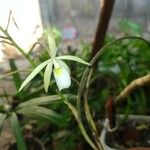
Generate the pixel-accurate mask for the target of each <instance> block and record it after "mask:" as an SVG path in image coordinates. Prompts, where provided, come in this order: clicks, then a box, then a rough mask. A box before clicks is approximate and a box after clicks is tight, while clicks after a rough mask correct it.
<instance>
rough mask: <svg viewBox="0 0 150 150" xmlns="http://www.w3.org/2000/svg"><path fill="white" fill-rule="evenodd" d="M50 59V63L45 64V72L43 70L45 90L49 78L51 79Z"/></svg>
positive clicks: (46, 89)
mask: <svg viewBox="0 0 150 150" xmlns="http://www.w3.org/2000/svg"><path fill="white" fill-rule="evenodd" d="M52 67H53V64H52V61H50V63H49V64H48V65H47V66H46V69H45V72H44V88H45V91H46V92H47V91H48V87H49V84H50V79H51V74H52Z"/></svg>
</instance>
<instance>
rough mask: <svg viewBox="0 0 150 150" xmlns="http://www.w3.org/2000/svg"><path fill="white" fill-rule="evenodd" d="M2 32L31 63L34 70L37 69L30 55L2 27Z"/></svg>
mask: <svg viewBox="0 0 150 150" xmlns="http://www.w3.org/2000/svg"><path fill="white" fill-rule="evenodd" d="M0 30H1V31H2V32H3V33H4V35H5V36H6V37H8V39H9V40H10V41H11V43H12V44H13V46H14V47H16V48H17V49H18V50H19V52H20V53H21V54H22V55H23V56H24V57H25V58H26V59H27V60H28V61H29V62H30V64H31V65H32V67H33V68H35V66H36V64H35V63H34V61H33V60H32V59H31V58H30V56H29V55H28V54H26V53H25V52H24V50H23V49H22V48H21V47H20V46H19V45H18V44H17V43H16V42H15V41H14V40H13V39H12V37H11V36H10V35H9V33H8V32H7V31H6V30H4V29H3V28H2V27H1V26H0Z"/></svg>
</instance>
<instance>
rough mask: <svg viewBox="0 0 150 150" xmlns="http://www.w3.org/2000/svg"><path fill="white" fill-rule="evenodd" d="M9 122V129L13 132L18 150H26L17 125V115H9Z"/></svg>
mask: <svg viewBox="0 0 150 150" xmlns="http://www.w3.org/2000/svg"><path fill="white" fill-rule="evenodd" d="M10 122H11V127H12V130H13V133H14V135H15V138H16V142H17V148H18V150H27V148H26V144H25V141H24V137H23V135H22V131H21V128H20V125H19V121H18V118H17V115H16V114H15V113H12V114H11V117H10Z"/></svg>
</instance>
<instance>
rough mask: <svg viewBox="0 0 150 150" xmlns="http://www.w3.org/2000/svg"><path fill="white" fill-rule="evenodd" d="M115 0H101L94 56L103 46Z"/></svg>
mask: <svg viewBox="0 0 150 150" xmlns="http://www.w3.org/2000/svg"><path fill="white" fill-rule="evenodd" d="M114 2H115V0H101V11H100V18H99V22H98V26H97V31H96V35H95V40H94V43H93V47H92V57H93V56H95V54H96V53H97V52H98V51H99V50H100V49H101V48H102V46H103V43H104V39H105V35H106V31H107V28H108V24H109V20H110V17H111V14H112V10H113V5H114Z"/></svg>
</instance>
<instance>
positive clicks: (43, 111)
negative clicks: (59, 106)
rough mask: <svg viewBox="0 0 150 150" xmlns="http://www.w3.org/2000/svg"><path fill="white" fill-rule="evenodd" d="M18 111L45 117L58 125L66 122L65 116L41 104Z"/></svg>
mask: <svg viewBox="0 0 150 150" xmlns="http://www.w3.org/2000/svg"><path fill="white" fill-rule="evenodd" d="M17 112H18V113H20V114H23V115H27V116H32V117H37V118H41V119H45V120H47V121H50V122H53V123H55V124H57V125H61V124H63V123H65V121H64V117H62V116H61V115H60V114H58V113H57V112H55V111H53V110H51V109H48V108H44V107H40V106H30V107H25V108H22V109H19V110H17Z"/></svg>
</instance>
